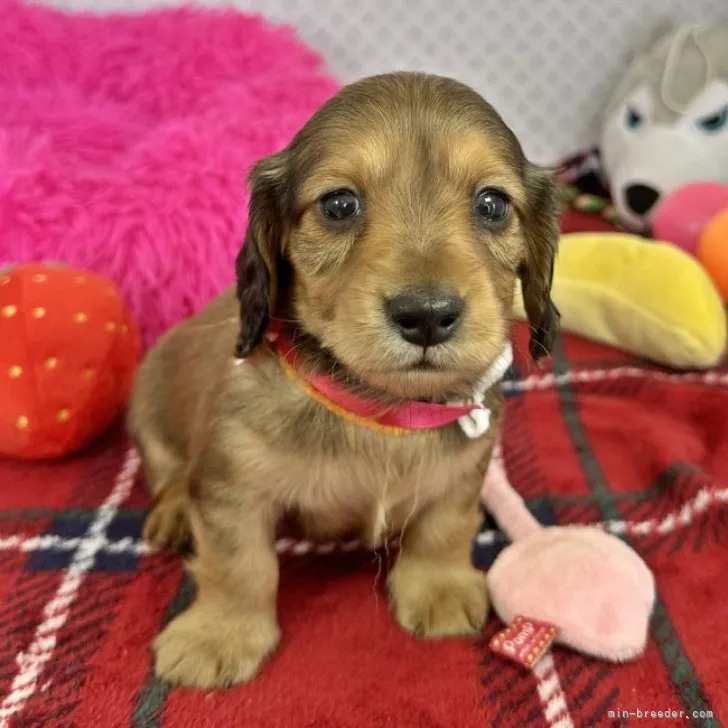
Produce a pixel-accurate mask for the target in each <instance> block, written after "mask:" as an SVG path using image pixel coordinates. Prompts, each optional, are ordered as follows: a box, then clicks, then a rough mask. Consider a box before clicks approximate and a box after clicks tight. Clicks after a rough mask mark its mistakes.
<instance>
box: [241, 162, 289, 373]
mask: <svg viewBox="0 0 728 728" xmlns="http://www.w3.org/2000/svg"><path fill="white" fill-rule="evenodd" d="M286 177H287V170H286V158H285V154H284V152H279V153H278V154H274V155H271V156H270V157H266V158H265V159H262V160H261V161H260V162H258V163H257V164H256V165H255V166H254V167H253V169H252V171H251V173H250V177H249V185H250V204H249V211H248V229H247V232H246V234H245V241H244V242H243V247H242V248H241V249H240V252H239V253H238V257H237V259H236V261H235V272H236V276H237V296H238V301H239V302H240V333H239V334H238V341H237V344H236V347H235V356H236V357H238V358H240V359H244V358H245V357H246V356H249V355H250V354H251V353H252V352H253V351H254V350H255V348H256V347H257V346H258V344H260V342H261V341H262V340H263V336H264V335H265V332H266V329H267V328H268V324H269V323H270V319H271V317H272V316H273V314H274V313H275V309H276V304H277V300H278V295H279V292H280V281H279V269H280V267H281V246H282V238H283V234H284V220H285V218H286V212H287V211H286V210H284V209H283V203H284V183H285V180H286Z"/></svg>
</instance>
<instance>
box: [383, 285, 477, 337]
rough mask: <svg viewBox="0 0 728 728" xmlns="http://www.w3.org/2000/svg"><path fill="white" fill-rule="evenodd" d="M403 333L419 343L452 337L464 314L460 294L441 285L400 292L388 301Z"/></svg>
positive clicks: (395, 321)
mask: <svg viewBox="0 0 728 728" xmlns="http://www.w3.org/2000/svg"><path fill="white" fill-rule="evenodd" d="M386 307H387V313H388V314H389V317H390V319H391V320H392V323H393V324H394V327H395V328H396V329H397V331H398V332H399V334H400V336H401V337H402V338H403V339H404V340H405V341H408V342H409V343H410V344H415V345H417V346H436V345H437V344H442V343H443V342H445V341H447V340H448V339H450V338H451V337H452V335H453V334H454V333H455V331H456V330H457V328H458V325H459V323H460V319H461V317H462V313H463V309H464V303H463V299H462V298H460V296H457V295H455V294H452V293H447V292H445V291H442V290H440V289H439V288H424V289H421V290H417V291H409V292H407V293H400V294H399V295H397V296H395V297H394V298H390V299H389V300H388V301H387V304H386Z"/></svg>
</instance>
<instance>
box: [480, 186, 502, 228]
mask: <svg viewBox="0 0 728 728" xmlns="http://www.w3.org/2000/svg"><path fill="white" fill-rule="evenodd" d="M473 207H474V209H475V214H476V215H478V217H479V218H480V219H481V220H482V221H483V222H485V223H487V224H489V225H494V226H498V225H503V223H505V221H506V219H507V218H508V212H509V210H510V200H509V199H508V195H506V194H505V193H504V192H501V191H500V190H496V189H493V188H492V187H486V188H485V189H484V190H480V192H478V194H477V195H476V196H475V202H474V204H473Z"/></svg>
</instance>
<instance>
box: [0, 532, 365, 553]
mask: <svg viewBox="0 0 728 728" xmlns="http://www.w3.org/2000/svg"><path fill="white" fill-rule="evenodd" d="M82 541H83V539H82V538H63V537H62V536H54V535H52V534H49V535H43V536H23V535H22V534H15V535H13V536H5V537H1V538H0V551H21V552H31V551H73V550H74V549H76V548H78V546H79V544H80V543H81V542H82ZM97 547H98V548H97V552H98V551H104V552H106V553H109V554H130V555H133V556H145V555H147V554H152V553H154V549H153V548H152V547H151V546H150V545H149V544H148V543H146V542H145V541H141V540H136V539H133V538H131V537H130V536H125V537H124V538H121V539H119V540H118V541H110V540H109V539H107V538H100V539H98V541H97ZM361 548H364V547H363V544H362V542H361V541H359V540H358V539H357V540H352V541H342V542H334V541H330V542H326V543H312V542H310V541H294V540H293V539H289V538H281V539H279V540H278V541H277V542H276V552H277V553H278V554H280V555H286V556H289V555H290V556H305V555H306V554H310V553H314V554H319V555H326V554H331V553H334V552H340V553H349V552H351V551H357V550H359V549H361Z"/></svg>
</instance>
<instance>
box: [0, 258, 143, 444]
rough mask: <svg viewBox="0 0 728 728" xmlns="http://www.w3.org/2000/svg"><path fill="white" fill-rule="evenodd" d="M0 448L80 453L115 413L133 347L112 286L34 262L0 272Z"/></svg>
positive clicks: (136, 345) (131, 328)
mask: <svg viewBox="0 0 728 728" xmlns="http://www.w3.org/2000/svg"><path fill="white" fill-rule="evenodd" d="M0 341H2V347H0V455H8V456H13V457H19V458H28V459H40V458H53V457H58V456H61V455H67V454H69V453H72V452H75V451H77V450H79V449H80V448H81V447H83V446H84V445H86V444H87V443H89V442H90V441H91V440H93V439H94V438H95V437H96V436H97V435H99V434H100V433H101V432H102V431H103V430H104V429H106V427H107V426H108V425H109V424H110V423H111V422H112V421H113V420H114V419H115V418H116V417H117V416H118V415H119V413H120V412H121V410H122V409H123V407H124V405H125V403H126V398H127V396H128V394H129V390H130V388H131V384H132V380H133V376H134V371H135V369H136V366H137V363H138V361H139V356H140V353H141V346H140V337H139V330H138V328H137V326H136V323H135V322H134V321H133V320H132V317H131V315H130V313H129V309H128V308H127V306H126V304H125V303H124V301H123V299H122V297H121V295H120V294H119V291H118V290H117V289H116V287H115V286H114V285H113V283H111V282H110V281H109V280H107V279H106V278H104V277H103V276H100V275H98V274H96V273H92V272H90V271H85V270H73V269H71V268H65V267H54V266H50V265H43V264H27V265H19V266H17V267H14V268H10V269H8V270H4V271H0Z"/></svg>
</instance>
